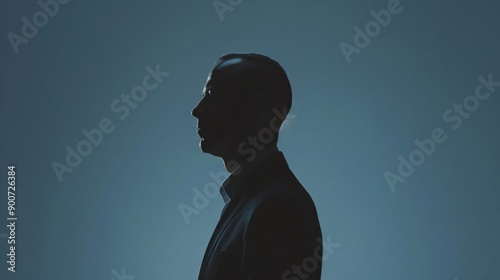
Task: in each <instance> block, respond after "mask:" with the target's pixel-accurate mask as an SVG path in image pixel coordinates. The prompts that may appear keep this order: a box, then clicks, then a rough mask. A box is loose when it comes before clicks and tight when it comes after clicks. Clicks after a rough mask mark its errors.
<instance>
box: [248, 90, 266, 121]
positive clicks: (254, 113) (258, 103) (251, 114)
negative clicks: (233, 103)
mask: <svg viewBox="0 0 500 280" xmlns="http://www.w3.org/2000/svg"><path fill="white" fill-rule="evenodd" d="M265 106H266V99H265V98H264V96H263V95H262V94H261V93H254V94H252V95H250V96H249V97H248V98H247V101H246V104H245V116H246V117H247V119H248V120H253V119H255V118H258V117H260V116H261V114H262V113H263V112H264V109H265Z"/></svg>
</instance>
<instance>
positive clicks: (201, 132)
mask: <svg viewBox="0 0 500 280" xmlns="http://www.w3.org/2000/svg"><path fill="white" fill-rule="evenodd" d="M196 133H197V134H198V135H200V136H201V137H203V129H202V128H200V127H198V130H197V131H196Z"/></svg>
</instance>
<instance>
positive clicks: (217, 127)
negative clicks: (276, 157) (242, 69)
mask: <svg viewBox="0 0 500 280" xmlns="http://www.w3.org/2000/svg"><path fill="white" fill-rule="evenodd" d="M240 63H243V62H242V61H241V59H231V60H228V61H225V62H223V63H222V64H220V65H217V66H216V67H215V68H214V69H213V70H212V72H211V73H210V74H209V76H208V79H207V82H206V84H205V87H204V89H203V98H202V100H201V101H200V103H199V104H198V105H197V106H196V107H195V108H194V109H193V112H192V114H193V116H194V117H196V118H197V119H198V134H199V135H200V137H201V142H200V148H201V150H202V151H203V152H205V153H210V154H212V155H215V156H221V155H223V154H224V153H227V151H228V150H229V149H234V148H235V147H234V144H235V141H236V140H237V139H238V138H240V137H241V133H242V129H243V127H242V125H241V124H242V123H241V112H242V110H241V109H242V107H243V104H242V102H241V99H242V98H241V92H240V91H239V90H238V89H236V88H235V87H231V86H230V85H234V81H235V78H234V75H233V71H234V67H235V66H236V67H237V66H238V64H240Z"/></svg>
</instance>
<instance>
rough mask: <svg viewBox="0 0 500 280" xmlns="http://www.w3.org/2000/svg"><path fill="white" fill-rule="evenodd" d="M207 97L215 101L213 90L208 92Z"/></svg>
mask: <svg viewBox="0 0 500 280" xmlns="http://www.w3.org/2000/svg"><path fill="white" fill-rule="evenodd" d="M206 96H207V97H208V99H209V100H214V92H213V91H212V90H211V89H209V90H207V93H206Z"/></svg>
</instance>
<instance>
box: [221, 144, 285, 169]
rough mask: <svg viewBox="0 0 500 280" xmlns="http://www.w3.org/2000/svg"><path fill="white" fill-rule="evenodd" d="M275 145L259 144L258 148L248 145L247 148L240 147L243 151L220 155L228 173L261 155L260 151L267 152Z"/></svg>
mask: <svg viewBox="0 0 500 280" xmlns="http://www.w3.org/2000/svg"><path fill="white" fill-rule="evenodd" d="M273 147H276V145H269V146H261V147H260V148H261V149H260V150H259V149H257V147H251V148H250V147H249V148H247V149H241V150H242V151H243V153H240V152H237V151H236V152H234V153H230V154H227V155H224V156H221V159H222V161H223V162H224V166H225V167H226V170H227V171H228V172H229V173H232V172H233V171H234V170H235V169H237V168H238V167H239V166H241V165H245V164H250V163H251V162H253V161H254V160H255V159H256V158H258V157H259V156H261V155H262V153H265V152H267V151H268V150H269V149H272V148H273Z"/></svg>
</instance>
